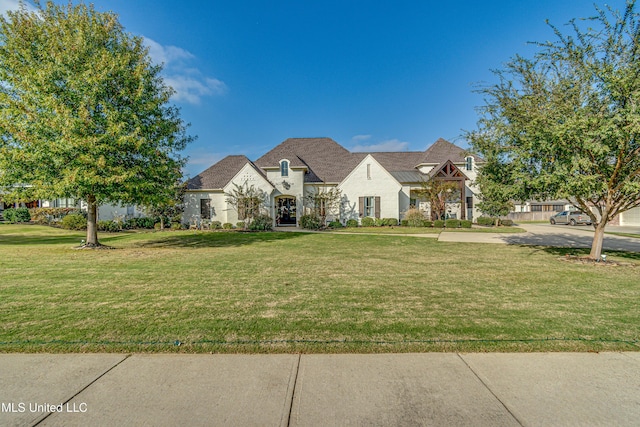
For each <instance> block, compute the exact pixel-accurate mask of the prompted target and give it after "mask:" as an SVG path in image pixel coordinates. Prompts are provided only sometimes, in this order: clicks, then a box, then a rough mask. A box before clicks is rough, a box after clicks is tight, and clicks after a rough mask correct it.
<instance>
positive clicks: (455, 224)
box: [444, 218, 460, 228]
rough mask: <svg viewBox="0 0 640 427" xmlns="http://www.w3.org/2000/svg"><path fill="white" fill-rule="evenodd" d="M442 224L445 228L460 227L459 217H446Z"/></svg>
mask: <svg viewBox="0 0 640 427" xmlns="http://www.w3.org/2000/svg"><path fill="white" fill-rule="evenodd" d="M444 226H445V227H446V228H460V220H459V219H453V218H450V219H447V220H446V221H445V222H444Z"/></svg>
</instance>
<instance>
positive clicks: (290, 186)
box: [267, 166, 306, 225]
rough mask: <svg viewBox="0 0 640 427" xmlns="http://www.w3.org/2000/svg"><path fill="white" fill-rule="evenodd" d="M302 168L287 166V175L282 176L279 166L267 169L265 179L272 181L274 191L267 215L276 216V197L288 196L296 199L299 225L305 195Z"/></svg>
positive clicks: (303, 171)
mask: <svg viewBox="0 0 640 427" xmlns="http://www.w3.org/2000/svg"><path fill="white" fill-rule="evenodd" d="M304 175H305V170H304V169H298V168H296V169H292V168H291V166H289V175H288V176H282V175H281V173H280V168H278V169H269V170H267V179H268V180H269V181H271V183H273V186H274V187H275V191H273V194H272V195H271V199H270V202H269V216H271V218H274V225H275V218H276V215H277V213H276V209H275V207H276V202H275V199H276V197H279V196H290V197H294V198H295V199H296V215H297V218H296V223H297V225H300V222H299V221H300V216H301V215H303V213H304V196H305V191H306V190H305V184H304Z"/></svg>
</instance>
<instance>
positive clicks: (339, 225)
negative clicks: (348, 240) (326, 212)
mask: <svg viewBox="0 0 640 427" xmlns="http://www.w3.org/2000/svg"><path fill="white" fill-rule="evenodd" d="M329 227H331V228H342V223H341V222H340V221H338V220H335V221H331V222H330V223H329Z"/></svg>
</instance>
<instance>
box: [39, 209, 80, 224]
mask: <svg viewBox="0 0 640 427" xmlns="http://www.w3.org/2000/svg"><path fill="white" fill-rule="evenodd" d="M71 213H75V214H81V215H82V212H81V211H80V209H78V208H32V209H29V214H31V221H33V222H36V223H38V224H51V223H52V222H54V221H59V220H61V219H62V218H64V217H65V216H66V215H69V214H71Z"/></svg>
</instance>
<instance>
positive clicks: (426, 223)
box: [422, 219, 433, 227]
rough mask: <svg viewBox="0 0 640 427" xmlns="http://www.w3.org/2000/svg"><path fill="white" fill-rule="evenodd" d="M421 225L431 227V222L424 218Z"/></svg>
mask: <svg viewBox="0 0 640 427" xmlns="http://www.w3.org/2000/svg"><path fill="white" fill-rule="evenodd" d="M422 226H423V227H433V222H432V221H429V220H426V219H425V220H424V221H423V222H422Z"/></svg>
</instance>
